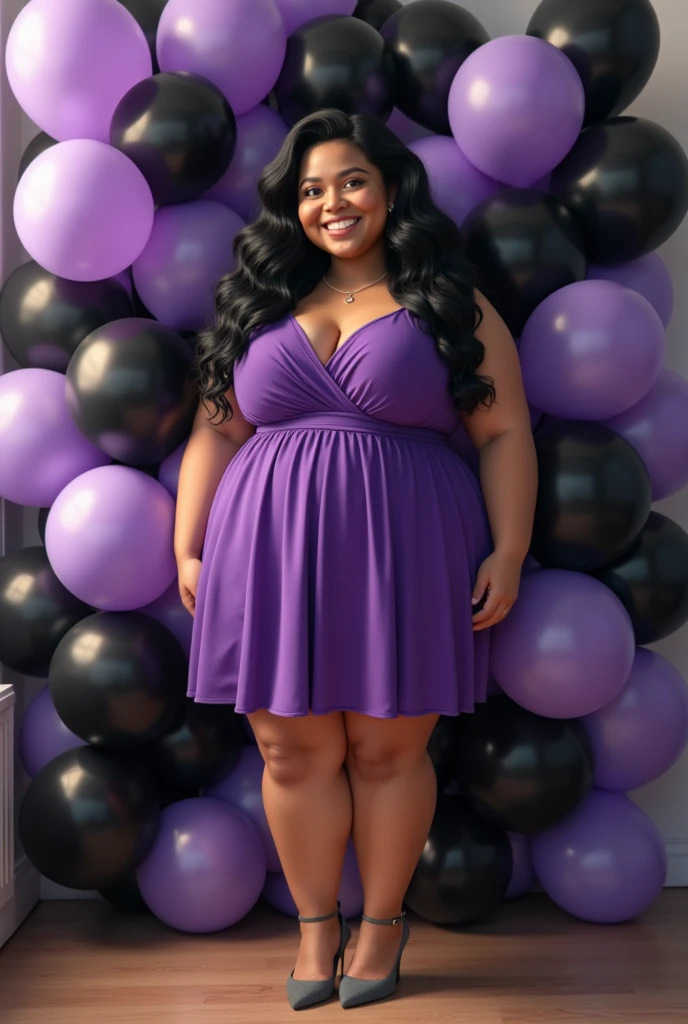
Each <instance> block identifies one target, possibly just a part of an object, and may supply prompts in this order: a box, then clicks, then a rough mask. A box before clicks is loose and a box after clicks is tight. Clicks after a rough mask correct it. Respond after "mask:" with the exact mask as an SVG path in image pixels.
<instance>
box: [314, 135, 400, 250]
mask: <svg viewBox="0 0 688 1024" xmlns="http://www.w3.org/2000/svg"><path fill="white" fill-rule="evenodd" d="M395 192H396V189H395V188H394V186H391V188H390V189H389V190H388V189H387V187H386V186H385V183H384V181H383V179H382V175H381V173H380V171H379V170H378V168H377V167H374V166H373V165H372V164H370V163H369V162H368V160H367V159H366V158H365V156H364V155H363V153H362V152H361V150H360V149H359V148H358V147H357V146H354V145H353V143H351V142H345V141H344V140H336V141H333V142H322V143H319V144H318V145H316V146H313V147H311V148H310V149H309V150H306V152H305V153H304V156H303V159H302V161H301V167H300V171H299V207H298V210H299V220H300V221H301V225H302V227H303V230H304V231H305V232H306V235H307V236H308V238H310V240H311V242H313V243H314V244H315V245H317V246H319V247H320V248H321V249H325V251H326V252H329V253H331V254H332V255H333V256H338V257H340V258H342V259H347V258H351V257H353V256H361V255H363V253H365V252H367V251H368V250H369V249H370V248H371V246H373V245H374V244H375V242H377V240H378V239H379V238H380V235H381V234H382V231H383V229H384V226H385V221H386V220H387V216H388V210H387V207H388V204H389V201H390V199H393V198H394V195H395ZM328 225H329V226H328Z"/></svg>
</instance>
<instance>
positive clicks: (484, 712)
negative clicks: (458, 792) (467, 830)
mask: <svg viewBox="0 0 688 1024" xmlns="http://www.w3.org/2000/svg"><path fill="white" fill-rule="evenodd" d="M458 780H459V785H460V786H461V789H462V792H463V793H465V795H466V798H467V799H468V801H469V802H470V804H471V805H472V807H473V808H474V809H475V811H476V812H477V813H478V814H480V815H481V817H484V818H485V819H486V820H487V821H491V822H493V824H495V825H498V826H500V827H501V828H504V829H510V830H511V831H513V832H525V833H535V832H541V831H542V830H543V829H547V828H551V827H552V826H553V825H556V824H557V822H559V821H561V820H562V819H563V818H565V817H566V816H567V815H568V814H570V813H571V811H573V810H574V808H576V807H577V806H578V804H579V803H580V802H581V800H582V799H583V798H584V797H585V796H586V795H587V793H588V792H589V791H590V789H591V788H592V782H593V757H592V752H591V750H590V745H589V742H588V739H587V736H586V734H585V732H584V730H583V727H582V726H581V724H580V723H579V722H578V721H577V720H568V719H558V718H543V717H541V716H540V715H535V714H533V712H532V711H526V709H525V708H522V707H520V706H519V705H518V704H515V703H514V702H513V701H512V700H510V699H509V698H508V697H507V696H505V695H499V696H497V697H491V698H490V700H488V701H487V702H486V703H485V704H480V705H477V706H476V709H475V712H474V713H473V714H472V715H462V716H461V720H460V723H459V754H458Z"/></svg>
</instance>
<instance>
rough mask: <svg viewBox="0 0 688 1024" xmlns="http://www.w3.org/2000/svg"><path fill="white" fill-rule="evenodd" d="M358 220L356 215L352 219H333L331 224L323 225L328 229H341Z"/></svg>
mask: <svg viewBox="0 0 688 1024" xmlns="http://www.w3.org/2000/svg"><path fill="white" fill-rule="evenodd" d="M358 220H359V218H358V217H354V218H353V219H352V220H335V221H333V222H332V223H331V224H326V225H325V227H326V228H327V230H328V231H342V230H343V229H344V228H349V227H351V225H352V224H355V223H356V222H357V221H358Z"/></svg>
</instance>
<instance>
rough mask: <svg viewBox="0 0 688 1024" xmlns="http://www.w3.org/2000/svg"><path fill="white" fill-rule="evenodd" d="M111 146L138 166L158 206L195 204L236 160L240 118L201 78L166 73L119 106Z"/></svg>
mask: <svg viewBox="0 0 688 1024" xmlns="http://www.w3.org/2000/svg"><path fill="white" fill-rule="evenodd" d="M110 144H111V145H112V146H114V147H115V149H119V150H120V151H121V152H122V153H124V154H125V156H128V157H129V159H130V160H131V161H132V163H134V164H136V166H137V167H138V169H139V170H140V171H141V173H142V174H143V176H144V178H145V179H146V181H147V182H148V184H149V185H150V189H151V192H152V193H153V198H154V199H155V202H156V203H180V202H186V201H188V200H190V199H196V198H197V197H198V196H200V195H201V194H202V193H203V192H207V190H208V189H209V188H212V186H213V185H214V184H215V183H216V182H217V181H219V180H220V178H221V177H222V175H223V174H224V173H225V171H226V170H227V168H228V167H229V164H230V162H231V159H232V156H233V155H234V148H235V146H236V118H235V117H234V112H233V110H232V108H231V107H230V105H229V103H228V102H227V100H226V99H225V97H224V96H223V95H222V93H221V92H220V90H219V89H218V88H217V87H216V86H214V85H213V83H212V82H209V81H208V80H207V79H206V78H202V77H200V75H194V74H190V73H189V72H186V71H175V72H172V71H163V72H161V73H160V74H157V75H153V76H152V77H151V78H144V79H143V81H141V82H137V84H136V85H134V86H132V88H131V89H129V91H128V92H127V93H125V95H124V96H123V97H122V99H121V100H120V101H119V103H118V104H117V107H116V108H115V112H114V114H113V116H112V122H111V124H110Z"/></svg>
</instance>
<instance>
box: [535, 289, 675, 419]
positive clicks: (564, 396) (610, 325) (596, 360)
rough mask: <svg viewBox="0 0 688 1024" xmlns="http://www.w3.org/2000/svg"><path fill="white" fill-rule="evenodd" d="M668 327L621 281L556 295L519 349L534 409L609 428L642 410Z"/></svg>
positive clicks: (539, 308) (537, 311)
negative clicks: (609, 421)
mask: <svg viewBox="0 0 688 1024" xmlns="http://www.w3.org/2000/svg"><path fill="white" fill-rule="evenodd" d="M664 352H665V339H664V328H663V326H662V321H661V320H660V319H659V316H658V315H657V313H656V311H655V310H654V309H653V307H652V306H651V305H650V303H649V302H648V301H647V299H644V298H643V296H642V295H639V294H638V292H634V291H632V290H631V289H630V288H625V287H624V286H623V285H621V284H617V283H616V282H615V281H576V282H575V283H574V284H569V285H566V286H565V287H564V288H559V289H558V290H557V291H555V292H552V294H551V295H548V296H547V298H546V299H544V300H543V301H542V302H541V303H540V305H539V306H537V307H536V309H535V310H534V311H533V313H531V315H530V316H529V317H528V320H527V321H526V325H525V327H524V328H523V333H522V334H521V340H520V343H519V356H520V360H521V370H522V372H523V383H524V385H525V390H526V395H527V396H528V401H529V402H530V403H532V405H534V406H535V407H536V408H537V409H541V410H542V411H543V412H547V413H552V414H553V415H555V416H562V417H564V418H567V417H568V418H570V419H582V420H601V419H606V418H608V417H609V416H616V415H617V414H618V413H620V412H624V411H625V410H626V409H630V407H631V406H632V405H635V404H636V402H639V401H640V399H641V398H643V396H644V395H646V394H647V393H648V391H649V390H650V388H651V387H652V385H653V384H654V382H655V381H656V380H657V377H658V376H659V373H660V370H661V369H662V363H663V361H664Z"/></svg>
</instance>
